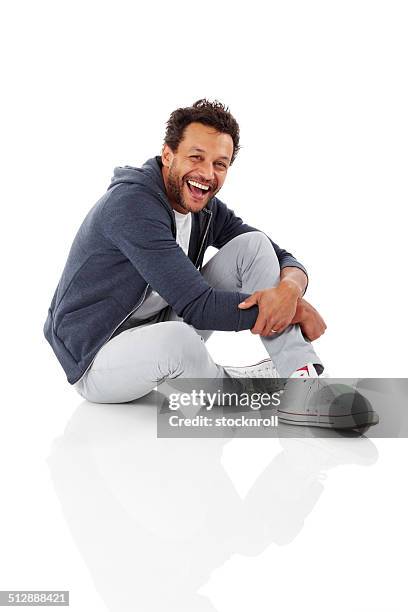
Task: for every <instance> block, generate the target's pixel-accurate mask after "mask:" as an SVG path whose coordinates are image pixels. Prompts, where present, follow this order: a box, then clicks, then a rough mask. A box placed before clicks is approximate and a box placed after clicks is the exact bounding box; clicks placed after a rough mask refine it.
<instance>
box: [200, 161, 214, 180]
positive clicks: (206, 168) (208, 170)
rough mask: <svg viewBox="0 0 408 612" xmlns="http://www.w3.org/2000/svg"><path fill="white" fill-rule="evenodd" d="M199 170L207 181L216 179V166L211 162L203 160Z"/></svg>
mask: <svg viewBox="0 0 408 612" xmlns="http://www.w3.org/2000/svg"><path fill="white" fill-rule="evenodd" d="M198 171H199V173H200V174H201V176H202V178H203V179H205V180H206V181H213V180H214V167H213V165H212V163H211V162H206V161H203V162H201V164H200V166H199V168H198Z"/></svg>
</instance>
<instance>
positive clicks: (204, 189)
mask: <svg viewBox="0 0 408 612" xmlns="http://www.w3.org/2000/svg"><path fill="white" fill-rule="evenodd" d="M186 185H187V187H188V190H189V191H190V193H191V195H192V196H193V198H194V199H195V200H204V198H205V196H206V195H208V194H209V193H210V192H211V189H210V186H209V185H204V184H203V183H199V182H198V181H193V180H192V179H187V181H186Z"/></svg>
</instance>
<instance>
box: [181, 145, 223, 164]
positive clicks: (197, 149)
mask: <svg viewBox="0 0 408 612" xmlns="http://www.w3.org/2000/svg"><path fill="white" fill-rule="evenodd" d="M190 151H198V152H199V153H206V151H205V150H204V149H200V148H199V147H191V149H190ZM218 159H226V160H227V161H230V158H229V157H228V156H227V155H221V156H220V157H219V158H218Z"/></svg>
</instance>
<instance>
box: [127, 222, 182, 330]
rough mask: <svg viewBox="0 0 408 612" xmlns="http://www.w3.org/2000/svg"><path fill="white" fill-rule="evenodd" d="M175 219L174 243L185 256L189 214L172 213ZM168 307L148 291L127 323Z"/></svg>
mask: <svg viewBox="0 0 408 612" xmlns="http://www.w3.org/2000/svg"><path fill="white" fill-rule="evenodd" d="M174 215H175V217H176V228H177V232H176V242H177V244H178V245H179V246H180V247H181V248H182V249H183V251H184V252H185V254H186V255H187V254H188V245H189V243H190V235H191V213H187V214H186V215H183V214H182V213H179V212H177V210H175V211H174ZM166 306H168V304H167V302H166V301H165V300H164V299H163V298H162V297H161V295H159V294H158V293H157V291H153V290H152V289H150V293H148V294H147V297H146V299H145V301H144V302H143V304H142V305H141V306H139V308H138V309H137V310H136V312H135V313H134V314H133V315H132V316H131V317H129V319H128V321H140V320H142V319H148V318H149V317H152V316H153V315H155V314H157V313H158V312H160V311H161V310H162V309H163V308H166Z"/></svg>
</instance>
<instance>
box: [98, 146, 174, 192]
mask: <svg viewBox="0 0 408 612" xmlns="http://www.w3.org/2000/svg"><path fill="white" fill-rule="evenodd" d="M161 168H162V161H161V159H160V157H159V156H156V157H152V158H151V159H148V160H147V162H145V163H144V164H143V166H142V167H141V168H135V167H134V166H118V167H117V168H115V169H114V171H113V177H112V179H111V183H110V185H109V187H108V190H109V189H112V187H115V186H116V185H119V184H121V183H132V184H134V185H140V186H141V187H145V188H146V187H147V188H148V189H149V190H151V191H154V192H156V193H157V192H159V194H160V195H161V196H164V197H165V198H166V200H167V195H166V188H165V186H164V181H163V175H162V172H161Z"/></svg>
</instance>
